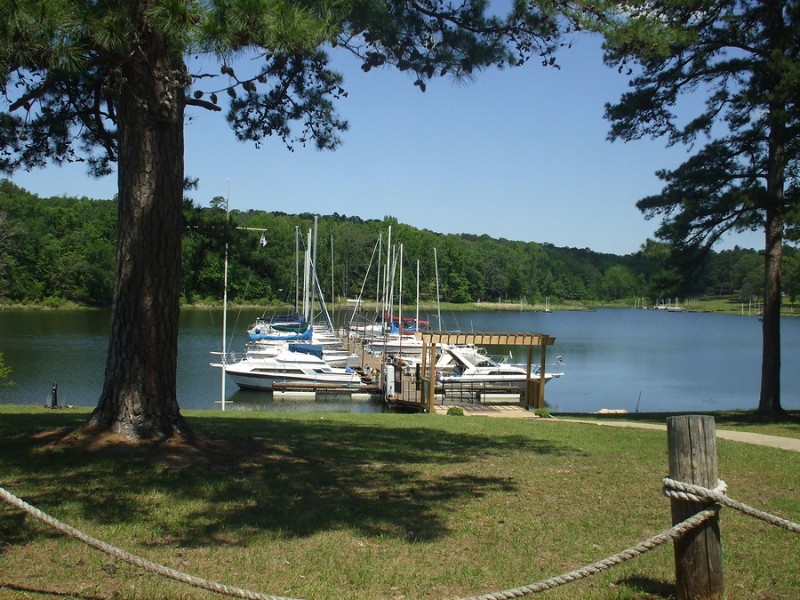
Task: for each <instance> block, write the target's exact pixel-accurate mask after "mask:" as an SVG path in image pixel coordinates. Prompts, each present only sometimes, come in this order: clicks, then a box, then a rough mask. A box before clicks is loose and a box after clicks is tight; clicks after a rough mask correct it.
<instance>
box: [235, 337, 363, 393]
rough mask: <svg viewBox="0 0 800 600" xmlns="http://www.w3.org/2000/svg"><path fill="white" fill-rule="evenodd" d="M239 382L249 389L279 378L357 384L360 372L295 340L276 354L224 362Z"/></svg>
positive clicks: (268, 386)
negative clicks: (332, 361)
mask: <svg viewBox="0 0 800 600" xmlns="http://www.w3.org/2000/svg"><path fill="white" fill-rule="evenodd" d="M224 368H225V373H227V374H228V375H229V376H230V377H231V379H232V380H233V382H234V383H236V385H238V386H239V387H240V388H242V389H246V390H271V389H272V386H273V384H274V383H276V382H281V383H315V384H326V385H333V386H357V385H359V384H361V376H360V375H359V374H358V373H357V372H356V371H354V370H353V369H351V368H349V367H344V368H341V367H332V366H331V365H329V364H328V363H327V362H326V361H325V360H323V359H322V356H321V354H319V353H315V352H313V351H311V350H310V349H309V348H308V347H305V348H304V347H303V345H302V344H297V345H295V344H292V345H291V346H290V347H287V348H286V349H283V350H281V351H280V352H279V353H278V354H277V355H275V356H264V357H245V358H243V359H242V360H240V361H238V362H235V363H232V364H228V365H224Z"/></svg>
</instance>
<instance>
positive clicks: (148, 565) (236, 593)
mask: <svg viewBox="0 0 800 600" xmlns="http://www.w3.org/2000/svg"><path fill="white" fill-rule="evenodd" d="M0 498H2V499H3V500H5V501H6V502H8V503H9V504H11V505H12V506H16V507H17V508H19V509H21V510H23V511H24V512H26V513H28V514H29V515H31V516H33V517H35V518H36V519H38V520H39V521H41V522H42V523H46V524H47V525H50V526H51V527H53V528H54V529H57V530H58V531H61V532H62V533H65V534H67V535H69V536H71V537H73V538H75V539H77V540H80V541H82V542H83V543H84V544H87V545H88V546H91V547H92V548H95V549H96V550H100V551H101V552H104V553H105V554H108V555H109V556H113V557H114V558H118V559H119V560H123V561H125V562H127V563H130V564H132V565H134V566H137V567H140V568H142V569H145V570H147V571H150V572H152V573H156V574H157V575H163V576H164V577H169V578H170V579H174V580H175V581H180V582H181V583H186V584H188V585H191V586H194V587H197V588H202V589H204V590H209V591H212V592H217V593H220V594H225V595H227V596H233V597H236V598H245V599H246V600H292V599H291V598H282V597H280V596H268V595H265V594H260V593H258V592H251V591H248V590H243V589H240V588H235V587H231V586H228V585H223V584H221V583H217V582H215V581H208V580H207V579H200V578H199V577H194V576H192V575H187V574H186V573H181V572H180V571H176V570H175V569H170V568H169V567H164V566H162V565H159V564H156V563H154V562H151V561H149V560H146V559H144V558H140V557H138V556H135V555H133V554H131V553H129V552H126V551H125V550H121V549H120V548H117V547H115V546H111V545H110V544H106V543H105V542H103V541H100V540H98V539H96V538H93V537H92V536H90V535H86V534H85V533H83V532H81V531H78V530H77V529H75V528H74V527H70V526H69V525H67V524H66V523H62V522H61V521H59V520H58V519H55V518H53V517H51V516H50V515H47V514H45V513H44V512H42V511H41V510H39V509H38V508H36V507H35V506H31V505H30V504H28V503H27V502H25V501H24V500H21V499H20V498H17V497H16V496H15V495H13V494H12V493H10V492H8V491H6V490H5V489H3V488H2V487H0Z"/></svg>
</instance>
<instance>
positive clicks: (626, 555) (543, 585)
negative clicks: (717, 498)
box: [459, 509, 718, 600]
mask: <svg viewBox="0 0 800 600" xmlns="http://www.w3.org/2000/svg"><path fill="white" fill-rule="evenodd" d="M717 512H718V511H717V510H715V509H708V510H704V511H701V512H699V513H697V514H695V515H692V516H691V517H689V518H688V519H686V520H685V521H682V522H680V523H677V524H676V525H673V526H672V527H670V528H669V529H667V530H665V531H662V532H661V533H659V534H656V535H654V536H653V537H651V538H649V539H647V540H645V541H643V542H640V543H639V544H636V545H635V546H631V547H630V548H628V549H626V550H623V551H622V552H618V553H617V554H615V555H613V556H610V557H608V558H606V559H603V560H600V561H598V562H596V563H592V564H591V565H587V566H585V567H582V568H580V569H576V570H574V571H570V572H569V573H564V574H563V575H558V576H556V577H551V578H550V579H545V580H543V581H539V582H536V583H531V584H528V585H524V586H522V587H518V588H514V589H510V590H504V591H502V592H491V593H489V594H484V595H483V596H471V597H469V598H460V599H459V600H509V599H511V598H521V597H522V596H527V595H529V594H535V593H538V592H544V591H546V590H550V589H553V588H555V587H558V586H560V585H564V584H565V583H572V582H573V581H577V580H579V579H583V578H585V577H589V576H591V575H596V574H597V573H600V572H602V571H605V570H607V569H609V568H611V567H613V566H616V565H619V564H622V563H623V562H625V561H627V560H630V559H632V558H636V557H637V556H640V555H642V554H644V553H645V552H649V551H650V550H653V549H654V548H657V547H658V546H660V545H662V544H664V543H666V542H669V541H670V540H674V539H677V538H679V537H681V536H682V535H683V534H684V533H686V532H687V531H689V530H690V529H693V528H695V527H697V526H698V525H700V524H702V523H703V522H705V521H707V520H708V519H710V518H711V517H713V516H715V515H716V514H717Z"/></svg>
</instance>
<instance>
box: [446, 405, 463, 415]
mask: <svg viewBox="0 0 800 600" xmlns="http://www.w3.org/2000/svg"><path fill="white" fill-rule="evenodd" d="M447 414H448V416H454V417H463V416H464V409H463V408H461V407H460V406H451V407H450V408H448V409H447Z"/></svg>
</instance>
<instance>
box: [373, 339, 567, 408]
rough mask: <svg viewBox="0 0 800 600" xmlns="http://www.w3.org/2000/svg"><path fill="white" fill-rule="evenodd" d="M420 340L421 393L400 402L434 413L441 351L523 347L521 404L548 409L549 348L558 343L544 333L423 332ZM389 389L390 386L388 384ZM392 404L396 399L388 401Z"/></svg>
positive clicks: (398, 399) (399, 399)
mask: <svg viewBox="0 0 800 600" xmlns="http://www.w3.org/2000/svg"><path fill="white" fill-rule="evenodd" d="M416 335H417V337H418V338H419V339H421V340H422V344H423V348H422V357H421V362H420V368H419V389H418V394H415V395H414V396H415V398H414V399H411V398H407V397H406V398H404V399H401V398H399V397H398V398H396V400H397V401H398V403H401V404H405V405H413V404H415V403H416V404H418V405H419V408H421V409H423V410H426V411H427V412H430V413H432V412H433V411H434V405H435V399H436V391H437V385H436V357H437V354H438V350H437V348H440V347H441V346H443V345H450V346H466V345H474V346H481V347H483V346H523V347H525V348H527V349H528V352H527V358H528V360H527V369H526V372H527V374H528V376H527V379H526V380H525V381H524V386H523V390H522V396H521V403H522V405H523V406H524V407H525V408H527V409H530V408H534V409H536V408H544V406H545V402H544V388H545V382H546V381H547V375H546V373H545V366H546V360H547V347H548V346H552V345H553V344H554V343H555V341H556V339H555V338H554V337H551V336H549V335H547V334H543V333H474V332H473V333H448V332H440V331H419V332H417V334H416ZM536 348H538V357H537V358H538V361H539V363H538V376H536V377H532V376H531V375H530V374H531V372H532V367H533V366H534V356H535V354H536V352H535V349H536ZM384 385H386V382H385V383H384ZM387 401H388V402H390V403H391V402H392V399H390V398H388V397H387Z"/></svg>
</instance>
